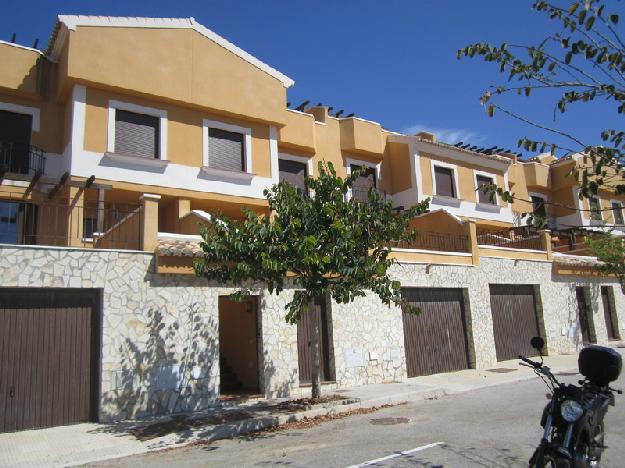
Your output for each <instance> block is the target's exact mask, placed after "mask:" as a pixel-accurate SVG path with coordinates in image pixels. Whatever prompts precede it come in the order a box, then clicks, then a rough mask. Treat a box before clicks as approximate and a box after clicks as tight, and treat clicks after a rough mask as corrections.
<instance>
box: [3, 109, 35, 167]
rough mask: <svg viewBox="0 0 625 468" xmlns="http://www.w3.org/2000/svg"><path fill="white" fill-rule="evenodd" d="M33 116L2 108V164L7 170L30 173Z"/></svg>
mask: <svg viewBox="0 0 625 468" xmlns="http://www.w3.org/2000/svg"><path fill="white" fill-rule="evenodd" d="M32 120H33V118H32V116H31V115H27V114H18V113H15V112H8V111H4V110H0V166H1V167H2V168H3V169H4V170H6V171H7V172H13V173H16V174H28V172H29V169H30V157H29V156H30V134H31V128H32Z"/></svg>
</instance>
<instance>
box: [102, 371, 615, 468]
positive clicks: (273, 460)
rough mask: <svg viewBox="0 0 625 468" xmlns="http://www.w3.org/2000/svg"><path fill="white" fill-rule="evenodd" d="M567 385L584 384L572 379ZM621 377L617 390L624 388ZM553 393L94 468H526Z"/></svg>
mask: <svg viewBox="0 0 625 468" xmlns="http://www.w3.org/2000/svg"><path fill="white" fill-rule="evenodd" d="M560 378H561V379H562V380H564V381H568V382H575V381H576V380H577V379H578V378H579V377H578V376H575V375H565V376H561V377H560ZM623 384H625V381H624V380H623V378H621V380H620V382H618V384H617V385H620V386H621V387H623ZM545 394H546V387H545V385H544V384H543V382H542V381H540V380H539V379H537V378H535V379H532V380H526V381H522V382H515V383H508V384H504V385H501V386H497V387H486V388H482V389H479V390H474V391H471V392H464V393H457V394H453V395H446V396H443V397H440V398H435V399H432V400H423V401H418V402H413V403H409V404H407V405H401V406H396V407H393V408H389V409H384V410H380V411H378V412H375V413H371V414H366V415H357V416H352V417H350V418H346V419H341V420H334V421H331V422H327V423H324V424H321V425H318V426H315V427H312V428H307V429H292V430H285V431H280V432H270V433H264V434H262V433H261V434H257V435H253V434H251V435H249V436H244V437H239V438H235V439H232V440H221V441H216V442H213V443H211V444H209V445H202V446H191V447H185V448H181V449H176V450H172V451H168V452H162V453H151V454H147V455H141V456H134V457H129V458H123V459H118V460H112V461H108V462H104V463H100V464H94V465H91V466H110V467H118V468H122V467H124V468H125V467H128V468H130V467H136V466H150V467H155V468H159V467H163V468H169V467H171V466H185V467H196V466H198V467H199V466H202V467H213V466H214V467H218V466H219V467H221V466H289V467H293V468H296V467H314V466H323V467H363V466H377V467H380V466H394V467H446V468H448V467H502V468H503V467H517V466H518V467H524V466H525V467H526V466H527V461H528V459H529V457H530V456H531V454H532V452H533V450H534V448H535V446H536V444H537V443H538V440H539V439H540V436H541V428H540V425H539V421H540V415H541V412H542V408H543V406H544V405H545V404H546V402H547V400H546V398H545ZM606 431H607V436H606V443H607V445H608V446H609V448H608V449H607V451H606V453H605V457H604V463H603V464H602V465H601V466H602V467H604V468H605V467H608V468H609V467H622V466H623V460H624V459H625V397H620V398H618V400H617V405H616V407H614V408H610V411H609V412H608V416H607V418H606Z"/></svg>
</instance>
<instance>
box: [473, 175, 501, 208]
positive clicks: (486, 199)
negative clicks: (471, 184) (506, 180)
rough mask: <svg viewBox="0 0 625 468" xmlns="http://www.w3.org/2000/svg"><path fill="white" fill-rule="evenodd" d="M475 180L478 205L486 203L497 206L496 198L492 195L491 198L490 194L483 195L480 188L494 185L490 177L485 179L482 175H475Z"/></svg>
mask: <svg viewBox="0 0 625 468" xmlns="http://www.w3.org/2000/svg"><path fill="white" fill-rule="evenodd" d="M475 180H476V182H477V201H478V203H488V204H489V205H496V204H497V198H496V196H495V195H494V194H493V197H492V198H491V193H490V192H488V193H484V192H483V191H482V186H484V185H491V184H493V183H494V181H493V179H492V178H490V177H486V176H483V175H476V176H475Z"/></svg>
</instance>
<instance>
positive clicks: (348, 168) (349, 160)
mask: <svg viewBox="0 0 625 468" xmlns="http://www.w3.org/2000/svg"><path fill="white" fill-rule="evenodd" d="M344 160H345V172H346V173H347V175H348V176H349V175H351V174H352V165H354V166H366V167H370V168H372V169H375V186H376V187H377V186H378V182H379V181H380V180H382V177H381V173H380V167H381V166H382V161H380V162H378V163H372V162H369V161H363V160H361V159H356V158H354V157H345V158H344Z"/></svg>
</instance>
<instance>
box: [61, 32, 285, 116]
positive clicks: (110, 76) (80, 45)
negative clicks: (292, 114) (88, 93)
mask: <svg viewBox="0 0 625 468" xmlns="http://www.w3.org/2000/svg"><path fill="white" fill-rule="evenodd" d="M69 57H70V58H69V62H68V76H69V78H70V79H73V80H78V81H81V82H91V83H99V84H101V85H105V86H110V87H115V88H119V89H124V90H134V91H138V92H141V93H142V94H145V95H151V96H156V97H162V98H166V99H170V100H175V101H180V102H185V103H189V104H192V105H196V106H201V107H204V108H210V109H213V110H215V111H218V112H220V113H221V112H224V113H228V114H231V115H237V116H245V117H246V118H249V119H258V120H262V121H267V122H278V123H281V122H280V119H282V118H284V114H285V112H284V109H285V107H286V90H285V88H284V86H283V84H282V83H281V82H280V81H279V80H277V79H276V78H274V77H272V76H270V75H268V74H267V73H265V72H264V71H262V70H260V69H259V68H257V67H255V66H254V65H252V64H250V63H248V62H247V61H245V60H243V59H242V58H240V57H238V56H236V55H234V54H233V53H231V52H230V51H228V50H226V49H225V48H223V47H221V46H220V45H218V44H216V43H214V42H213V41H211V40H210V39H207V38H205V37H204V36H202V35H200V34H199V33H197V32H196V31H193V30H190V29H158V28H121V27H120V28H112V27H85V26H79V27H77V28H76V30H75V31H70V38H69Z"/></svg>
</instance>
